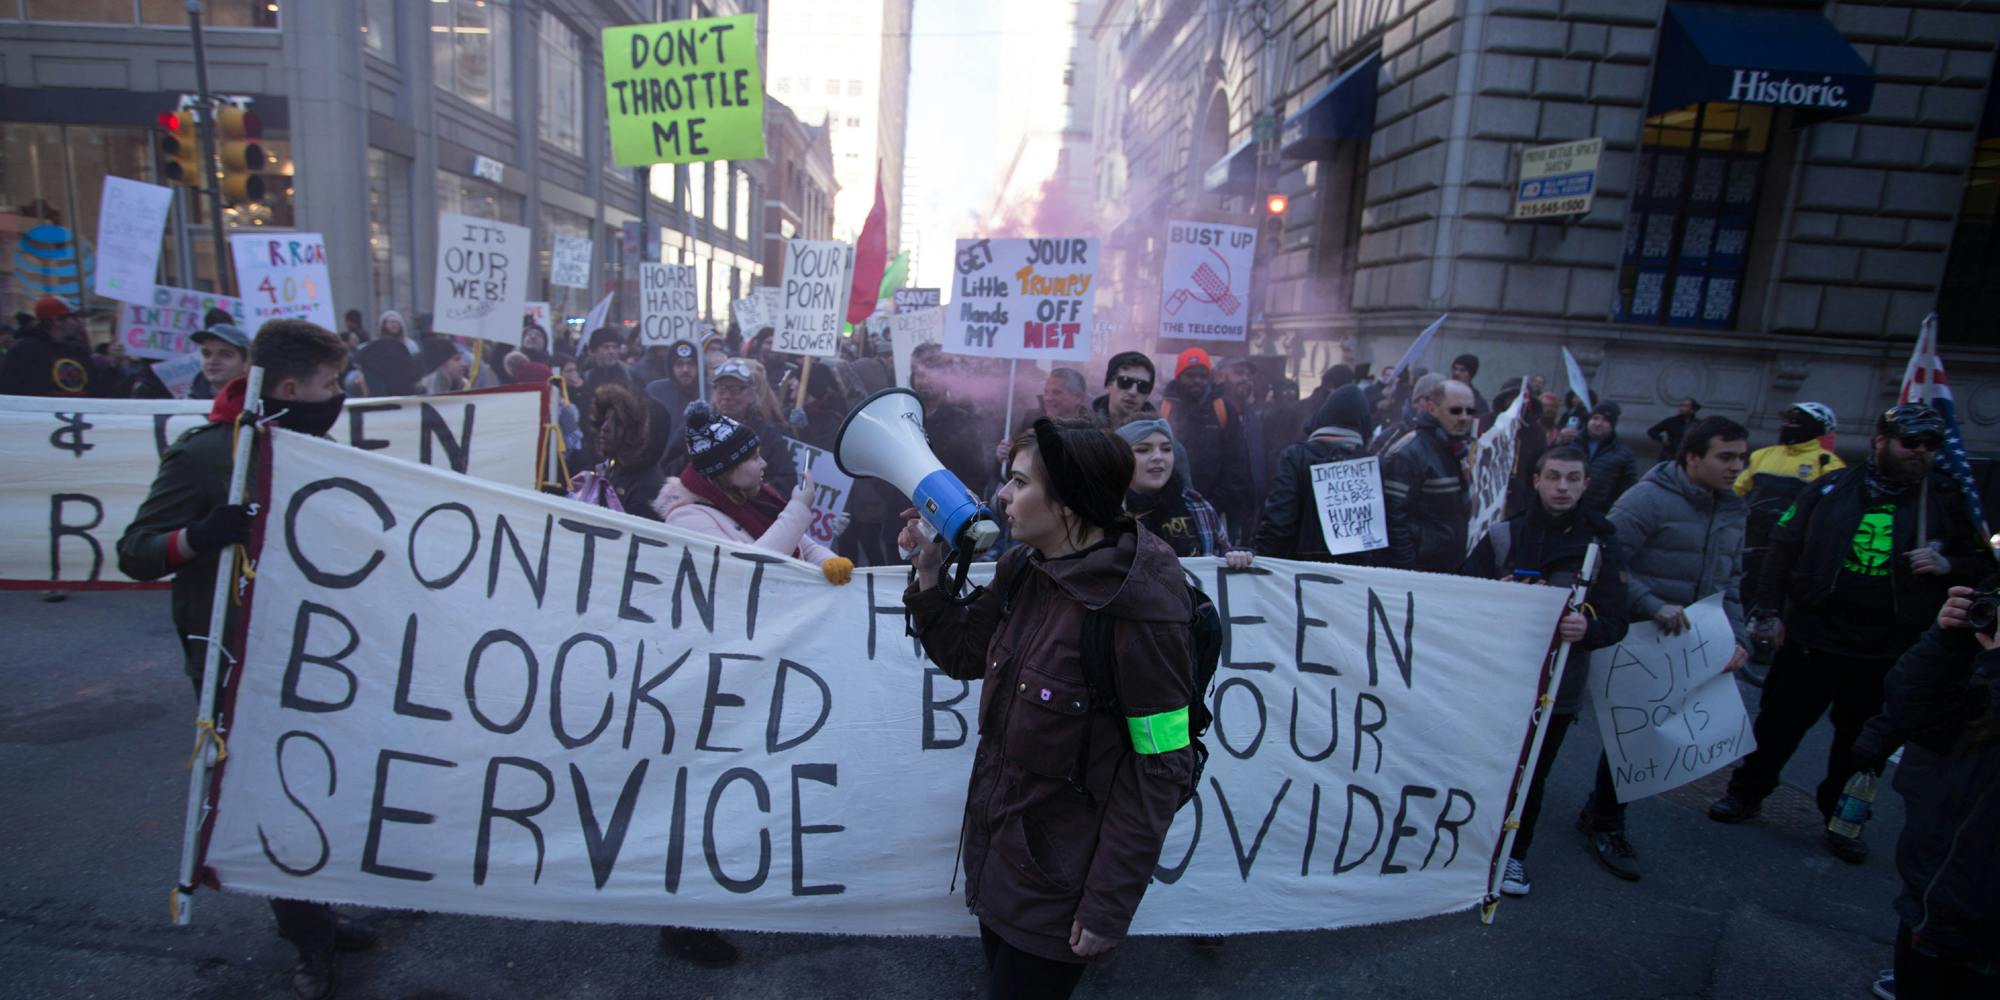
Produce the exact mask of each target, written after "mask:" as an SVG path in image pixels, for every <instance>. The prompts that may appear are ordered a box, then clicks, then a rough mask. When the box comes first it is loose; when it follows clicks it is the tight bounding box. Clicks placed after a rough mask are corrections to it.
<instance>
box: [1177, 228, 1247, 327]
mask: <svg viewBox="0 0 2000 1000" xmlns="http://www.w3.org/2000/svg"><path fill="white" fill-rule="evenodd" d="M1165 253H1166V260H1165V261H1164V262H1163V264H1162V266H1161V273H1160V336H1162V337H1171V338H1174V339H1178V340H1244V339H1247V338H1248V337H1249V334H1250V308H1251V307H1250V264H1251V260H1252V258H1254V257H1255V256H1256V255H1257V231H1256V230H1255V229H1252V228H1250V227H1249V226H1225V225H1222V224H1220V223H1214V222H1169V223H1167V248H1166V251H1165Z"/></svg>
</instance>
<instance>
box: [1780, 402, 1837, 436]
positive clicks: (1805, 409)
mask: <svg viewBox="0 0 2000 1000" xmlns="http://www.w3.org/2000/svg"><path fill="white" fill-rule="evenodd" d="M1792 409H1794V410H1797V411H1799V412H1800V413H1803V414H1805V415H1806V416H1808V417H1811V418H1813V419H1814V420H1816V421H1818V422H1819V425H1820V427H1821V428H1822V429H1824V430H1827V431H1832V430H1833V429H1834V428H1835V427H1836V426H1838V424H1839V420H1838V418H1836V417H1835V416H1834V415H1833V407H1831V406H1828V405H1826V404H1825V403H1793V404H1792Z"/></svg>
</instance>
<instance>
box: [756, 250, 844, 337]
mask: <svg viewBox="0 0 2000 1000" xmlns="http://www.w3.org/2000/svg"><path fill="white" fill-rule="evenodd" d="M853 268H854V248H853V247H851V246H848V245H847V244H845V243H842V242H840V241H838V240H786V241H785V283H784V286H783V297H782V298H781V299H780V302H779V314H778V316H777V317H776V319H777V322H776V324H775V325H774V326H773V327H772V329H773V330H774V331H775V335H774V339H773V341H772V344H771V349H772V350H775V351H777V352H778V353H780V354H803V355H806V356H809V357H815V358H833V357H839V356H840V328H841V325H842V324H844V323H845V322H846V319H847V317H846V312H847V294H848V292H849V291H851V289H850V288H849V279H850V275H851V273H852V270H853Z"/></svg>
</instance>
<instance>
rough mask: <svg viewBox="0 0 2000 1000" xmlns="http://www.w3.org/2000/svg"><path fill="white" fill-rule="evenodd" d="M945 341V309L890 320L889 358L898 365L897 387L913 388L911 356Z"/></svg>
mask: <svg viewBox="0 0 2000 1000" xmlns="http://www.w3.org/2000/svg"><path fill="white" fill-rule="evenodd" d="M943 341H944V309H943V308H942V307H939V306H933V307H931V308H929V309H919V310H917V311H916V312H906V313H897V314H896V315H894V316H891V317H889V357H890V360H892V361H894V362H895V363H896V384H897V385H900V386H902V387H903V388H905V389H907V388H909V387H910V356H911V355H912V354H914V353H915V352H916V350H917V348H919V347H921V346H923V345H925V344H937V343H942V342H943Z"/></svg>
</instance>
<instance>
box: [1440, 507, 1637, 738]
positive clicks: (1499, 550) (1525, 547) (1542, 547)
mask: <svg viewBox="0 0 2000 1000" xmlns="http://www.w3.org/2000/svg"><path fill="white" fill-rule="evenodd" d="M1592 542H1596V543H1597V546H1598V563H1597V581H1596V582H1595V583H1592V584H1591V585H1590V591H1589V593H1588V594H1587V595H1585V603H1586V605H1587V607H1586V609H1585V611H1584V614H1585V615H1586V616H1587V617H1589V618H1590V625H1589V627H1587V628H1585V629H1584V632H1583V640H1582V641H1581V642H1578V643H1577V644H1576V648H1575V649H1573V650H1572V651H1571V654H1570V658H1569V665H1568V667H1567V668H1566V669H1565V670H1564V671H1563V679H1562V686H1561V687H1560V688H1558V689H1557V691H1556V711H1557V712H1563V713H1573V712H1575V711H1577V709H1578V708H1580V707H1581V706H1582V702H1583V682H1584V678H1585V677H1587V676H1589V673H1590V671H1589V665H1590V663H1589V660H1587V659H1585V658H1583V657H1581V656H1579V655H1577V654H1579V653H1587V652H1589V651H1591V650H1594V649H1603V648H1605V647H1607V646H1611V645H1614V644H1616V643H1618V642H1619V641H1621V640H1623V639H1624V638H1625V630H1626V627H1627V626H1628V625H1629V624H1630V623H1629V620H1628V619H1629V615H1628V613H1627V608H1626V597H1625V564H1624V562H1623V561H1622V560H1621V559H1620V558H1619V556H1618V530H1617V529H1616V528H1614V527H1612V525H1611V522H1610V521H1609V520H1608V519H1606V518H1605V517H1604V515H1602V514H1598V513H1594V512H1592V511H1586V510H1580V509H1579V510H1575V511H1572V512H1570V514H1569V515H1567V516H1564V517H1548V516H1546V515H1544V514H1543V513H1542V508H1541V503H1540V501H1539V499H1538V500H1537V501H1536V503H1535V507H1534V509H1533V510H1531V511H1529V512H1527V513H1525V514H1520V515H1517V516H1515V517H1510V518H1508V519H1507V520H1505V521H1502V522H1500V523H1499V524H1496V525H1494V526H1493V528H1492V530H1490V531H1488V532H1487V533H1486V537H1485V538H1482V539H1480V540H1479V544H1478V545H1476V546H1474V547H1473V549H1472V555H1471V556H1470V557H1468V558H1467V559H1466V560H1465V567H1464V569H1463V570H1461V572H1462V573H1463V574H1464V575H1466V576H1476V577H1479V578H1481V579H1486V580H1506V579H1511V578H1513V577H1514V576H1515V573H1516V571H1518V570H1527V571H1532V572H1534V573H1537V574H1540V578H1541V580H1542V582H1543V583H1545V584H1547V585H1549V586H1553V587H1564V588H1568V587H1572V586H1575V584H1576V578H1577V574H1579V573H1581V572H1583V557H1584V554H1585V553H1586V552H1588V551H1589V549H1590V543H1592Z"/></svg>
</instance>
